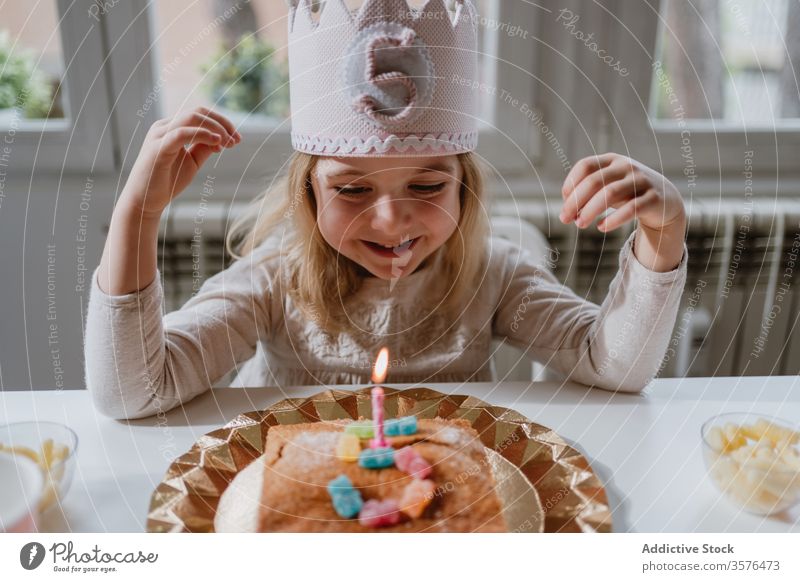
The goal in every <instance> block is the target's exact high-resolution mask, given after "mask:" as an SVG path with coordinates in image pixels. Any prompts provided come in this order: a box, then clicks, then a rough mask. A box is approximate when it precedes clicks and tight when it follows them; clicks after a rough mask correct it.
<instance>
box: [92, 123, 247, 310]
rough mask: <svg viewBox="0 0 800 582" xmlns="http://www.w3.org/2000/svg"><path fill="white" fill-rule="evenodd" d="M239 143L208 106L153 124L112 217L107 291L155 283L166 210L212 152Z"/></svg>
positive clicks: (103, 264)
mask: <svg viewBox="0 0 800 582" xmlns="http://www.w3.org/2000/svg"><path fill="white" fill-rule="evenodd" d="M240 140H241V136H240V135H239V134H238V132H237V131H236V129H235V128H234V126H233V124H232V123H231V122H230V121H228V120H227V119H225V118H224V117H223V116H221V115H219V114H217V113H214V112H212V111H210V110H208V109H205V108H198V109H196V110H194V111H192V112H190V113H187V114H185V115H180V116H178V117H175V118H172V119H161V120H159V121H156V122H155V123H154V124H153V126H152V127H151V128H150V130H149V131H148V132H147V136H146V137H145V140H144V143H143V144H142V149H141V151H140V152H139V156H138V157H137V158H136V162H135V163H134V165H133V168H132V169H131V174H130V176H129V177H128V182H127V183H126V184H125V188H124V189H123V191H122V194H121V195H120V198H119V200H118V202H117V205H116V207H115V209H114V214H113V216H112V217H111V227H110V230H109V233H108V238H107V239H106V245H105V247H104V249H103V257H102V259H101V260H100V270H99V273H98V283H99V285H100V289H101V290H102V291H103V292H105V293H108V294H110V295H124V294H126V293H131V292H134V291H138V290H140V289H143V288H145V287H147V286H148V285H149V284H150V283H152V282H153V279H154V278H155V275H156V245H157V244H158V223H159V219H160V218H161V214H162V213H163V212H164V209H165V208H166V207H167V205H168V204H169V203H170V201H171V200H172V199H173V198H174V197H176V196H177V195H178V194H180V193H181V192H182V191H183V190H184V189H185V188H186V187H187V186H188V185H189V183H190V182H191V181H192V179H193V178H194V177H195V175H196V174H197V172H198V170H199V169H200V167H201V166H202V165H203V164H204V163H205V161H206V160H207V159H208V158H209V157H210V156H211V154H213V153H215V152H219V151H221V150H222V148H223V146H224V147H232V146H233V145H235V144H236V143H238V142H239V141H240Z"/></svg>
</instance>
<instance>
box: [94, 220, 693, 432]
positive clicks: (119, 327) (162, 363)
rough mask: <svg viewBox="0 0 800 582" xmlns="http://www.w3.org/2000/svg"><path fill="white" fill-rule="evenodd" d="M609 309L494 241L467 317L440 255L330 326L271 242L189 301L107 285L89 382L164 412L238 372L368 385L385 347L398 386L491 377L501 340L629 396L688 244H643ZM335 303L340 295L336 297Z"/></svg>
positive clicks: (657, 338)
mask: <svg viewBox="0 0 800 582" xmlns="http://www.w3.org/2000/svg"><path fill="white" fill-rule="evenodd" d="M634 234H635V233H632V234H631V236H630V238H628V240H627V241H626V243H625V245H624V246H623V248H622V250H621V252H620V256H619V265H620V268H619V272H618V273H617V275H616V277H615V278H614V280H613V282H612V283H611V285H610V287H609V290H608V295H607V296H606V298H605V300H604V301H603V303H602V305H600V306H598V305H595V304H594V303H591V302H589V301H586V300H585V299H583V298H581V297H579V296H578V295H576V294H575V293H574V292H573V291H572V290H570V289H569V288H567V287H565V286H563V285H561V284H560V283H559V282H558V281H557V280H556V278H555V277H554V276H553V275H552V274H551V273H550V272H549V271H548V270H547V269H542V268H539V267H537V266H536V261H534V259H533V257H531V256H530V255H529V254H528V253H527V252H524V251H521V250H520V249H519V248H518V247H516V246H514V245H513V244H511V243H509V242H507V241H504V240H501V239H496V238H493V239H491V240H490V245H489V249H490V259H489V261H488V268H487V270H486V272H485V273H484V276H483V277H482V279H481V280H479V281H476V282H475V290H474V294H472V295H471V296H470V297H469V300H468V303H467V304H465V305H464V306H463V309H462V310H461V315H460V317H459V318H458V319H457V320H455V321H453V320H446V319H445V318H443V317H442V316H440V315H439V314H437V312H436V311H435V310H433V305H431V301H429V300H428V298H430V297H436V296H437V295H436V294H435V293H434V291H435V290H436V289H437V288H438V287H437V286H438V285H442V284H446V283H447V282H446V281H441V280H440V279H441V278H440V277H437V270H436V268H435V265H431V266H428V267H424V268H422V269H420V270H418V271H416V272H415V273H413V274H411V275H408V276H406V277H404V278H402V279H400V280H399V281H397V282H396V283H395V285H394V287H393V288H390V284H389V282H387V281H385V280H382V279H378V278H366V279H365V280H364V284H363V286H362V288H361V289H360V290H359V292H358V293H357V294H356V295H355V296H353V297H351V298H350V299H349V300H348V301H347V303H346V305H345V307H346V311H347V313H348V314H349V317H350V319H351V320H352V322H353V324H354V327H355V330H356V331H354V332H351V333H347V334H340V335H335V336H334V335H330V334H328V333H326V332H324V331H322V330H321V329H320V328H319V327H318V326H317V324H316V323H315V322H314V321H310V320H308V319H306V318H305V317H303V316H302V314H301V313H300V312H299V311H298V309H297V307H296V306H295V305H294V303H293V301H292V299H291V298H290V297H288V296H287V294H286V293H284V292H283V291H282V289H281V276H280V273H281V258H280V256H272V257H269V255H270V254H274V252H273V251H272V250H271V249H269V248H268V247H266V246H265V247H264V248H260V249H257V250H256V251H255V252H254V253H252V254H251V255H249V256H247V257H244V258H243V259H240V260H238V261H236V262H235V263H233V264H232V265H231V266H230V267H229V268H228V269H226V270H224V271H222V272H220V273H218V274H216V275H215V276H213V277H211V278H209V279H208V280H207V281H206V282H205V283H204V284H203V286H202V287H201V288H200V290H199V291H198V292H197V294H196V295H195V296H194V297H192V298H191V299H190V300H189V301H187V302H186V304H185V305H184V306H183V307H182V308H181V309H179V310H177V311H173V312H171V313H168V314H166V315H164V314H163V313H162V300H163V292H162V288H161V282H160V274H157V276H156V278H155V280H154V282H153V283H151V284H150V285H149V286H148V287H146V288H145V289H142V290H141V291H139V292H136V293H131V294H128V295H120V296H111V295H107V294H105V293H104V292H103V291H101V290H100V288H99V287H98V285H97V271H95V272H94V274H93V276H92V289H91V296H90V300H89V309H88V314H87V323H86V345H85V354H86V356H85V357H86V383H87V387H88V389H89V391H90V392H91V394H92V397H93V400H94V403H95V405H96V407H97V408H98V410H100V411H101V412H102V413H104V414H106V415H108V416H112V417H115V418H139V417H144V416H149V415H153V414H159V413H161V412H163V411H166V410H169V409H171V408H174V407H176V406H178V405H180V404H181V403H183V402H186V401H187V400H190V399H192V398H194V397H195V396H197V395H198V394H202V393H203V392H205V391H207V390H208V389H209V388H210V387H211V386H212V385H213V384H214V383H215V382H216V381H217V380H219V379H221V378H222V377H223V376H224V375H225V374H227V373H228V372H230V371H231V370H233V369H234V368H235V369H236V371H237V374H238V375H237V377H236V380H235V381H234V385H235V386H276V387H281V386H290V385H294V386H297V385H311V384H321V385H331V384H359V385H366V384H367V383H368V382H369V380H370V372H371V366H372V364H373V362H374V359H375V356H376V354H377V352H378V350H379V349H380V347H382V346H384V345H386V346H388V347H389V350H390V358H391V360H392V366H391V368H390V370H389V377H388V378H387V382H390V383H417V382H419V383H426V382H465V381H491V380H492V379H493V374H494V371H493V368H492V363H491V362H492V358H491V356H492V354H491V345H492V339H493V338H500V339H502V338H505V339H506V340H507V341H508V342H509V343H511V344H513V345H515V346H517V347H520V348H523V349H526V350H528V353H529V355H531V356H532V357H533V358H534V359H536V360H538V361H540V362H542V363H544V364H545V365H546V366H547V367H548V368H549V369H553V370H556V371H558V372H560V373H561V374H562V375H563V376H564V377H566V378H569V379H571V380H575V381H577V382H581V383H584V384H588V385H595V386H599V387H602V388H607V389H612V390H622V391H626V392H636V391H640V390H641V389H642V388H643V387H644V386H645V385H646V384H647V383H648V382H649V381H650V380H651V379H652V378H653V376H654V375H655V374H656V373H657V372H658V369H659V366H660V364H661V362H662V359H663V357H664V354H665V351H666V348H667V344H668V342H669V340H670V336H671V333H672V329H673V326H674V323H675V319H676V316H677V310H678V306H679V303H680V298H681V294H682V291H683V288H684V284H685V281H686V261H687V251H686V248H685V246H684V255H683V259H682V261H681V264H680V266H679V267H678V268H677V269H675V270H674V271H670V272H666V273H657V272H653V271H650V270H648V269H647V268H646V267H644V266H643V265H642V264H641V263H639V261H638V260H637V259H636V257H635V256H634V254H633V252H632V245H633V237H634ZM330 300H331V301H338V299H337V298H336V297H331V298H330Z"/></svg>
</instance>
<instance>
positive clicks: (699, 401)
mask: <svg viewBox="0 0 800 582" xmlns="http://www.w3.org/2000/svg"><path fill="white" fill-rule="evenodd" d="M393 386H394V387H397V388H403V387H406V386H400V385H393ZM430 387H431V388H434V389H436V390H439V391H441V392H446V393H459V394H471V395H474V396H477V397H478V398H481V399H483V400H485V401H487V402H489V403H491V404H495V405H498V406H506V407H509V408H513V409H515V410H517V411H519V412H521V413H522V414H524V415H526V416H527V417H528V418H530V419H531V420H533V421H535V422H538V423H540V424H544V425H546V426H548V427H550V428H552V429H554V430H555V431H556V432H558V433H559V434H560V435H561V436H562V437H564V439H566V440H567V442H569V443H570V444H571V445H573V446H574V447H576V448H577V449H578V450H580V451H581V452H582V453H583V454H584V455H585V456H586V457H587V458H588V459H589V461H590V463H591V464H592V467H593V468H594V470H595V471H596V472H597V474H598V475H599V476H600V479H601V480H602V481H603V482H604V484H605V487H606V490H607V492H608V497H609V502H610V504H611V507H612V511H613V521H614V524H613V529H614V531H636V532H662V531H664V532H753V531H759V532H788V531H791V532H800V509H798V508H795V509H794V510H792V511H791V512H788V513H786V514H784V515H782V516H781V517H780V518H775V517H772V518H763V517H759V516H754V515H751V514H748V513H745V512H743V511H741V510H739V509H737V508H736V507H734V506H733V505H731V504H729V503H728V502H727V501H726V500H725V499H723V498H722V497H721V496H720V495H718V493H717V491H716V490H715V489H714V486H713V485H712V484H711V482H710V481H709V479H708V478H707V476H706V471H705V467H704V465H703V460H702V456H701V450H700V426H701V424H702V423H703V422H704V421H705V420H706V419H708V418H709V417H711V416H713V415H715V414H719V413H722V412H736V411H753V412H761V413H765V414H770V415H773V416H778V417H782V418H786V419H790V420H791V419H793V420H795V421H796V422H800V378H798V377H795V376H791V377H789V376H784V377H771V378H766V377H765V378H760V377H750V378H691V379H662V380H656V381H655V382H653V383H652V384H651V385H650V386H649V387H648V388H647V390H646V391H645V393H644V394H642V395H629V394H614V393H610V392H606V391H603V390H599V389H588V388H585V387H583V386H579V385H577V384H566V385H563V384H558V383H552V382H539V383H511V382H502V383H499V384H497V385H495V384H485V383H484V384H480V383H475V384H432V385H430ZM341 388H344V389H347V388H353V387H348V386H342V387H341ZM318 391H320V387H319V386H312V387H302V388H296V389H292V390H289V391H287V390H283V391H280V390H278V389H275V388H252V389H240V388H223V389H215V390H213V391H211V392H210V393H207V394H204V395H203V396H201V397H199V398H196V399H195V400H193V401H191V402H189V403H187V405H186V406H184V407H183V408H182V409H181V408H179V409H176V410H172V411H170V412H168V413H167V414H166V415H165V416H162V417H161V418H158V417H153V418H149V419H143V420H135V421H126V422H120V421H115V420H110V419H108V418H105V417H103V416H101V415H99V414H98V413H96V412H95V410H94V409H93V407H92V404H91V399H90V397H89V395H88V393H87V392H85V391H83V390H74V391H73V390H65V391H19V392H15V391H6V392H0V402H2V405H0V423H4V422H15V421H23V420H34V419H39V420H52V421H57V422H61V423H64V424H67V425H69V426H70V427H72V428H73V429H74V430H75V431H76V432H77V433H78V438H79V439H80V444H79V449H78V465H77V469H76V473H75V481H74V482H73V484H72V488H71V490H70V492H69V494H68V495H67V497H66V499H65V501H64V505H63V511H60V510H58V509H56V510H54V511H51V512H50V514H49V515H48V516H47V518H46V519H45V521H44V524H43V529H46V530H47V531H82V532H105V531H115V532H137V531H144V528H145V523H146V521H147V510H148V506H149V503H150V495H151V493H152V491H153V489H154V488H155V487H156V485H157V484H158V483H159V482H160V481H161V479H162V477H163V476H164V474H165V472H166V470H167V467H168V466H169V464H170V462H171V461H172V459H174V458H175V457H177V456H179V455H180V454H182V453H184V452H186V451H187V450H188V449H189V448H190V447H191V445H192V444H193V443H194V441H195V440H196V439H197V438H198V437H199V436H201V435H203V434H205V433H207V432H209V431H211V430H213V429H215V428H219V427H220V426H222V425H223V424H225V423H226V422H228V421H230V420H231V419H233V418H234V417H235V416H236V415H237V414H239V413H240V412H247V411H250V410H259V409H263V408H266V407H267V406H269V405H271V404H273V403H274V402H276V401H278V400H280V399H282V398H288V397H292V398H294V397H302V396H309V395H311V394H314V393H316V392H318Z"/></svg>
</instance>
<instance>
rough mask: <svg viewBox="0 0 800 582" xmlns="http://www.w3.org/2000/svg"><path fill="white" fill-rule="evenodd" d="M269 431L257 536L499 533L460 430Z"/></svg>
mask: <svg viewBox="0 0 800 582" xmlns="http://www.w3.org/2000/svg"><path fill="white" fill-rule="evenodd" d="M373 431H374V427H373V423H372V421H335V422H322V423H307V424H296V425H281V426H274V427H272V428H270V430H269V433H268V435H267V443H266V449H265V453H264V455H263V486H262V492H261V503H260V505H259V515H258V526H257V527H258V531H263V532H301V531H302V532H376V531H382V532H504V531H508V527H507V525H506V522H505V519H504V517H503V512H502V505H501V503H500V500H499V498H498V496H497V493H496V491H495V481H494V477H493V475H492V471H491V467H490V465H489V463H488V461H487V457H486V452H485V449H484V447H483V445H482V444H481V442H480V440H479V438H478V433H477V432H476V431H475V430H474V429H473V428H472V427H471V426H470V425H469V423H468V422H467V421H465V420H445V419H440V418H437V419H428V420H417V418H416V417H413V416H407V417H403V418H400V419H392V420H387V421H386V422H385V424H384V426H383V432H384V433H385V434H382V435H379V436H380V440H379V441H378V442H377V443H376V440H375V438H374V436H375V435H374V434H373Z"/></svg>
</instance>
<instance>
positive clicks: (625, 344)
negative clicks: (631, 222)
mask: <svg viewBox="0 0 800 582" xmlns="http://www.w3.org/2000/svg"><path fill="white" fill-rule="evenodd" d="M635 235H636V232H635V231H634V232H633V233H632V234H631V235H630V237H628V239H627V241H626V242H625V244H624V245H623V247H622V250H621V251H620V254H619V271H618V272H617V274H616V276H615V277H614V279H613V281H612V282H611V285H610V287H609V290H608V294H607V295H606V297H605V299H604V301H603V303H602V305H599V306H598V305H596V304H595V303H592V302H590V301H587V300H585V299H583V298H581V297H579V296H578V295H577V294H575V293H574V292H573V291H572V290H571V289H569V288H568V287H566V286H564V285H562V284H560V283H559V282H558V280H557V279H556V278H555V277H554V276H553V274H552V273H550V271H549V270H547V269H544V268H541V267H538V266H536V262H535V261H533V260H532V258H531V257H530V255H529V254H528V253H526V252H524V251H521V250H520V249H518V248H516V247H515V248H514V249H512V250H510V251H509V253H508V255H507V260H506V263H505V275H504V280H503V289H502V299H501V300H500V302H499V305H498V309H497V311H496V313H495V318H494V330H493V331H494V334H495V335H497V336H500V337H505V338H507V339H508V341H509V343H511V344H512V345H515V346H517V347H519V348H521V349H523V350H526V351H527V353H528V354H529V355H530V356H531V357H533V358H534V359H536V360H537V361H540V362H542V363H543V364H544V365H545V366H548V367H552V368H553V369H555V370H557V371H558V372H560V373H561V374H563V375H564V376H565V377H566V378H567V379H570V380H574V381H576V382H580V383H582V384H587V385H590V386H598V387H600V388H606V389H609V390H617V391H623V392H640V391H641V390H642V389H643V388H644V387H645V386H646V385H647V384H648V383H649V382H650V380H652V379H653V378H654V377H655V375H656V374H657V373H658V372H659V368H660V366H661V363H662V361H663V358H664V355H665V352H666V349H667V346H668V344H669V340H670V336H671V335H672V330H673V327H674V325H675V321H676V318H677V314H678V308H679V306H680V300H681V296H682V293H683V288H684V285H685V283H686V264H687V259H688V251H687V248H686V245H685V244H684V248H683V257H682V259H681V262H680V265H679V266H678V267H677V268H676V269H675V270H673V271H669V272H664V273H659V272H655V271H651V270H650V269H648V268H647V267H645V266H644V265H642V264H641V263H640V262H639V261H638V259H637V258H636V256H635V255H634V253H633V244H634V237H635Z"/></svg>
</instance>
